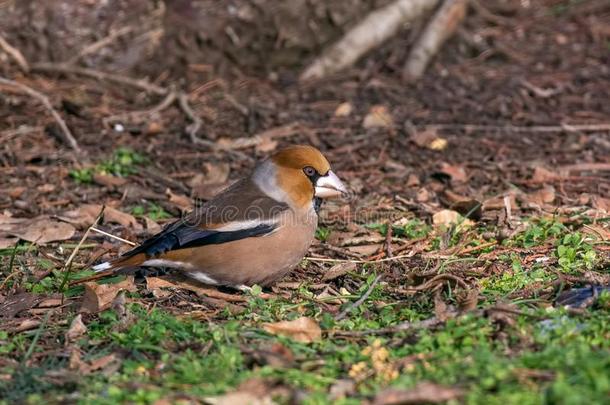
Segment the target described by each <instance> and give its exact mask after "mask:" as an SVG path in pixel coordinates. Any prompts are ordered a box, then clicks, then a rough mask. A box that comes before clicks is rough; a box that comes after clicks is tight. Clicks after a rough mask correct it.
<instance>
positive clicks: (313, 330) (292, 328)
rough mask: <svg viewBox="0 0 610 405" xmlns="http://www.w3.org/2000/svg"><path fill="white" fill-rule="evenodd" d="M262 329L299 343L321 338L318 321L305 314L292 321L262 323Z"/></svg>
mask: <svg viewBox="0 0 610 405" xmlns="http://www.w3.org/2000/svg"><path fill="white" fill-rule="evenodd" d="M263 329H264V330H265V331H267V332H269V333H271V334H272V335H281V336H287V337H289V338H291V339H293V340H295V341H297V342H301V343H311V342H313V341H316V340H320V339H321V338H322V329H320V326H319V325H318V323H317V322H316V321H315V320H313V319H312V318H308V317H305V316H303V317H300V318H297V319H295V320H293V321H281V322H275V323H264V324H263Z"/></svg>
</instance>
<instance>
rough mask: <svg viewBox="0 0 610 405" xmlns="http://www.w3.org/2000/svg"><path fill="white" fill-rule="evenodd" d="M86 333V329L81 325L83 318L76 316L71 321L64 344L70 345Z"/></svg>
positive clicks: (79, 315)
mask: <svg viewBox="0 0 610 405" xmlns="http://www.w3.org/2000/svg"><path fill="white" fill-rule="evenodd" d="M86 333H87V327H86V326H85V324H84V323H83V317H82V315H81V314H78V315H76V316H75V317H74V319H73V320H72V323H71V324H70V328H69V329H68V331H67V332H66V343H72V342H75V341H76V340H78V339H79V338H81V337H83V336H84V335H85V334H86Z"/></svg>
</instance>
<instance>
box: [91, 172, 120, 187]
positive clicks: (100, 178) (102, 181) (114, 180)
mask: <svg viewBox="0 0 610 405" xmlns="http://www.w3.org/2000/svg"><path fill="white" fill-rule="evenodd" d="M93 181H94V182H95V183H96V184H99V185H100V186H104V187H108V188H113V187H119V186H122V185H124V184H126V183H127V180H126V179H124V178H123V177H117V176H112V175H110V174H101V173H95V174H94V175H93Z"/></svg>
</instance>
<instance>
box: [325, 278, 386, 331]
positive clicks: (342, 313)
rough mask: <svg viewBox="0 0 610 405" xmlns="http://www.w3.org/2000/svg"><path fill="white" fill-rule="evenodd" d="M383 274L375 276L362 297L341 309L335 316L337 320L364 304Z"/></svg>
mask: <svg viewBox="0 0 610 405" xmlns="http://www.w3.org/2000/svg"><path fill="white" fill-rule="evenodd" d="M382 276H383V275H382V274H379V275H377V277H375V279H374V280H373V282H372V283H371V285H370V286H369V288H368V289H367V290H366V292H365V293H364V294H362V297H360V298H359V299H358V300H357V301H355V302H354V303H352V304H351V305H350V306H349V307H347V308H345V309H344V310H343V311H341V312H340V313H339V315H337V316H335V321H340V320H341V319H343V318H345V317H346V316H347V314H349V313H350V312H352V311H353V310H354V309H356V308H358V307H359V306H360V305H362V304H363V303H364V301H366V299H367V298H368V297H369V295H371V293H372V292H373V290H374V289H375V287H376V286H377V284H378V283H379V280H381V277H382Z"/></svg>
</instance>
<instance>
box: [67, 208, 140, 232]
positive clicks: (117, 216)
mask: <svg viewBox="0 0 610 405" xmlns="http://www.w3.org/2000/svg"><path fill="white" fill-rule="evenodd" d="M101 210H102V206H101V205H100V204H84V205H82V206H80V207H78V208H77V209H75V210H70V211H67V212H64V213H63V214H62V215H61V216H60V217H59V218H60V219H61V220H63V221H66V222H69V223H71V224H73V225H75V226H77V227H79V228H81V229H84V228H88V227H89V226H91V225H92V224H93V222H94V221H95V218H97V216H98V215H99V213H100V211H101ZM104 222H105V223H114V224H119V225H122V226H124V227H131V228H133V229H135V230H141V229H142V225H140V224H139V223H138V221H137V220H136V219H135V217H134V216H133V215H130V214H127V213H125V212H122V211H119V210H117V209H116V208H113V207H109V206H106V209H105V210H104Z"/></svg>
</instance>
